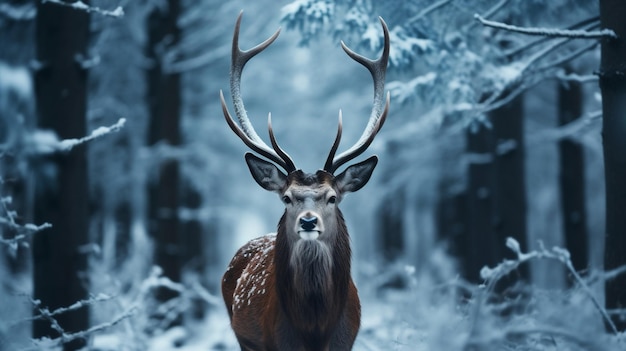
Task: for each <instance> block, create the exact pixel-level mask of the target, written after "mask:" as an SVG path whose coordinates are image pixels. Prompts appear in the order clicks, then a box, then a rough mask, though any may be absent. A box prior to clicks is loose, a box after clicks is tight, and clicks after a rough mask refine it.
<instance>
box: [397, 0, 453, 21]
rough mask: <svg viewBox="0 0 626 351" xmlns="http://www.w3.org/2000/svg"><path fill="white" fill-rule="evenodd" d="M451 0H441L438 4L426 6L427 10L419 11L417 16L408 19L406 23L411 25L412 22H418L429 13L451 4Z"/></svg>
mask: <svg viewBox="0 0 626 351" xmlns="http://www.w3.org/2000/svg"><path fill="white" fill-rule="evenodd" d="M451 2H452V0H441V1H439V2H436V3H434V4H432V5H430V6H428V7H427V8H425V9H423V10H422V11H420V12H419V13H418V14H417V15H415V16H413V17H411V18H409V20H408V21H407V23H408V24H411V23H413V22H416V21H418V20H420V19H421V18H424V17H426V16H427V15H428V14H430V13H431V12H433V11H435V10H437V9H439V8H441V7H443V6H445V5H447V4H449V3H451Z"/></svg>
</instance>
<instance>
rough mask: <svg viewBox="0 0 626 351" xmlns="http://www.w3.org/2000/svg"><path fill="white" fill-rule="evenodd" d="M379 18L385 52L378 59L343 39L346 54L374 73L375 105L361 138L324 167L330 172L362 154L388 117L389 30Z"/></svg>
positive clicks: (342, 43) (342, 45)
mask: <svg viewBox="0 0 626 351" xmlns="http://www.w3.org/2000/svg"><path fill="white" fill-rule="evenodd" d="M378 19H379V20H380V23H381V25H382V27H383V34H384V38H385V42H384V47H383V52H382V54H381V56H380V57H379V58H378V59H377V60H371V59H368V58H367V57H364V56H361V55H359V54H357V53H356V52H354V51H352V50H351V49H350V48H349V47H347V46H346V44H345V43H344V42H343V41H342V42H341V47H342V48H343V50H344V51H345V52H346V54H348V56H350V57H351V58H352V59H353V60H355V61H356V62H358V63H360V64H362V65H363V66H365V68H367V69H368V71H370V73H371V74H372V78H373V80H374V106H373V107H372V112H371V114H370V118H369V121H368V122H367V125H366V126H365V130H364V131H363V134H362V135H361V137H360V138H359V140H358V141H357V142H356V143H355V144H354V145H352V146H351V147H350V148H349V149H348V150H346V151H344V152H342V153H341V154H339V155H338V156H337V157H335V158H334V159H333V161H332V165H331V166H330V167H326V166H325V167H324V169H325V170H326V171H328V172H330V173H334V172H335V171H336V170H337V169H338V168H339V167H341V166H342V165H343V164H345V163H346V162H348V161H350V160H352V159H354V158H356V157H358V156H359V155H360V154H362V153H363V152H364V151H365V150H366V149H367V148H368V147H369V146H370V144H371V143H372V141H374V137H376V134H377V133H378V131H379V130H380V128H381V127H382V126H383V124H384V123H385V119H386V118H387V112H388V110H389V100H390V97H389V94H387V99H386V102H385V104H384V105H383V101H385V98H384V90H385V74H386V72H387V61H388V60H389V30H388V29H387V24H386V23H385V21H384V20H383V19H382V17H378ZM333 147H334V145H333ZM329 157H330V156H329ZM327 166H328V162H327Z"/></svg>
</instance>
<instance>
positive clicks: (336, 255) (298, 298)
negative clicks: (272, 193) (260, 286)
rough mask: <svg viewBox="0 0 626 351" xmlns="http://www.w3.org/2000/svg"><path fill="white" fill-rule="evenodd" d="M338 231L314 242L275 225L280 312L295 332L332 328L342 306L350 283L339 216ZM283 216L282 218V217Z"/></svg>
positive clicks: (348, 254)
mask: <svg viewBox="0 0 626 351" xmlns="http://www.w3.org/2000/svg"><path fill="white" fill-rule="evenodd" d="M338 216H339V218H338V219H339V220H338V221H337V222H338V223H339V225H338V226H337V227H338V228H336V229H333V230H332V231H330V230H328V231H326V232H325V233H324V235H323V237H320V238H319V239H318V240H299V239H298V236H297V235H294V234H291V233H288V232H287V231H286V230H285V228H284V226H281V224H280V223H283V222H284V221H283V219H281V222H280V223H279V226H278V233H277V237H276V253H275V256H274V259H275V267H276V278H277V286H276V289H277V293H278V297H279V299H280V304H281V306H282V311H283V313H284V314H285V315H286V316H287V319H288V320H289V321H290V322H291V323H292V324H293V326H294V327H296V329H299V330H304V331H307V332H313V331H318V332H323V330H325V329H328V328H332V326H334V325H335V324H336V323H337V322H338V321H339V318H340V315H341V312H342V311H343V308H344V306H345V303H346V300H347V295H348V285H349V282H350V279H351V277H350V260H351V250H350V238H349V236H348V232H347V229H346V227H345V224H344V221H343V218H342V216H341V213H340V212H339V213H338ZM283 217H284V216H283Z"/></svg>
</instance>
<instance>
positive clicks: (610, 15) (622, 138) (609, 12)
mask: <svg viewBox="0 0 626 351" xmlns="http://www.w3.org/2000/svg"><path fill="white" fill-rule="evenodd" d="M624 18H626V2H624V1H621V0H600V23H601V27H602V28H609V29H612V30H613V31H615V33H616V34H617V36H618V39H605V40H603V41H602V59H601V64H600V89H601V91H602V116H603V124H602V137H603V139H602V141H603V147H604V172H605V182H606V237H605V254H604V269H606V270H611V269H615V268H617V267H621V266H624V265H626V181H625V179H626V21H624ZM625 287H626V275H624V274H622V275H620V276H618V277H616V278H614V279H611V280H608V281H607V282H606V306H607V308H608V309H614V308H626V288H625ZM614 322H615V324H616V326H617V327H618V329H620V330H626V319H620V318H617V317H616V318H615V319H614Z"/></svg>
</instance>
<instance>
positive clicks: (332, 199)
mask: <svg viewBox="0 0 626 351" xmlns="http://www.w3.org/2000/svg"><path fill="white" fill-rule="evenodd" d="M336 202H337V196H334V195H333V196H331V197H329V198H328V203H329V204H334V203H336Z"/></svg>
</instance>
